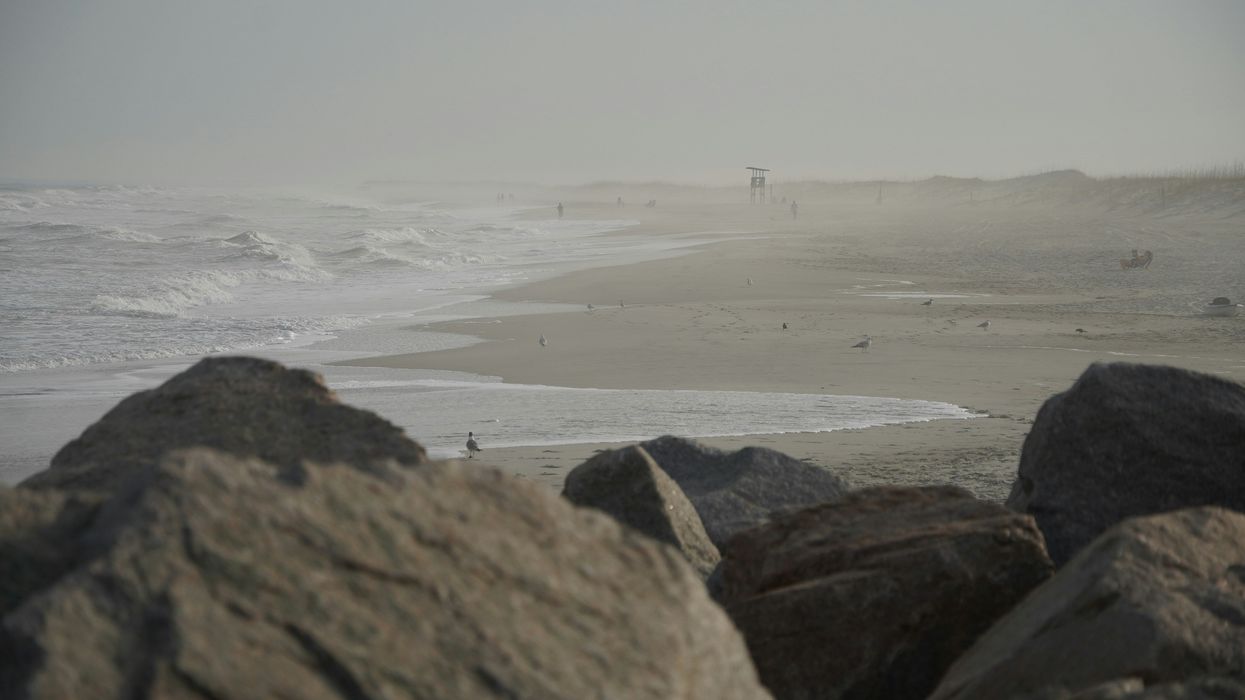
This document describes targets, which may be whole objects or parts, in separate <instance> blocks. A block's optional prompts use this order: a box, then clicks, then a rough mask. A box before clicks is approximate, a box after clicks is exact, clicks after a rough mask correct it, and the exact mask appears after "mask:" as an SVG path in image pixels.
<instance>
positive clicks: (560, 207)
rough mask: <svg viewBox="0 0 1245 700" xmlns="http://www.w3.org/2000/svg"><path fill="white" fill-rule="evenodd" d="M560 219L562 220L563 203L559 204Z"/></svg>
mask: <svg viewBox="0 0 1245 700" xmlns="http://www.w3.org/2000/svg"><path fill="white" fill-rule="evenodd" d="M558 218H559V219H561V218H562V203H561V202H558Z"/></svg>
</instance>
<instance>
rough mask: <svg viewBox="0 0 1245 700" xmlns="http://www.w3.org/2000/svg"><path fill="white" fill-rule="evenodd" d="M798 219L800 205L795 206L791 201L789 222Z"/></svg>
mask: <svg viewBox="0 0 1245 700" xmlns="http://www.w3.org/2000/svg"><path fill="white" fill-rule="evenodd" d="M798 218H800V205H799V204H796V203H795V200H794V199H793V200H791V220H792V221H794V220H796V219H798Z"/></svg>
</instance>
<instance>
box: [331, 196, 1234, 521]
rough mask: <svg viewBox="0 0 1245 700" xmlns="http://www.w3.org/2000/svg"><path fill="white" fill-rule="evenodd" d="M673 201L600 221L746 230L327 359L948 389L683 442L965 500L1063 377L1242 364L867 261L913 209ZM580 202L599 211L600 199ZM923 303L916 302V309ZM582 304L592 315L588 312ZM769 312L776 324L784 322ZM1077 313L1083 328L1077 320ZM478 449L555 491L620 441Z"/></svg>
mask: <svg viewBox="0 0 1245 700" xmlns="http://www.w3.org/2000/svg"><path fill="white" fill-rule="evenodd" d="M673 209H674V211H672V212H667V211H659V212H657V213H656V214H655V216H653V217H652V220H646V219H648V218H649V217H644V218H641V224H640V225H639V226H636V227H631V228H629V229H626V230H625V231H619V232H613V233H611V234H607V235H658V236H662V235H664V236H689V235H696V234H695V231H696V230H700V231H704V230H706V229H707V228H710V226H707V225H706V224H710V225H716V226H718V227H719V228H720V229H723V230H730V231H742V230H750V231H752V233H750V234H748V235H749V238H747V239H733V240H724V241H705V242H704V243H703V244H701V245H699V246H697V247H695V248H694V249H692V252H690V253H688V254H685V255H679V256H676V257H669V258H662V259H658V260H648V261H643V262H639V263H629V264H623V265H612V266H605V267H596V268H589V269H582V270H575V271H571V272H568V273H565V274H562V275H559V276H556V277H552V278H547V279H542V280H538V281H534V282H530V283H526V284H521V285H516V286H509V287H506V288H503V289H499V290H497V291H495V292H494V293H493V295H492V298H493V299H496V300H499V301H507V302H518V303H533V302H539V303H561V304H580V305H583V308H584V311H581V312H562V313H552V314H531V315H522V316H511V317H502V318H498V319H492V321H493V322H492V323H489V324H480V323H478V322H476V323H470V322H463V321H449V322H440V323H433V324H428V325H424V326H420V329H421V330H425V331H440V332H451V333H464V334H469V335H473V336H477V337H480V338H482V339H483V340H484V342H481V343H479V344H476V345H472V346H470V347H465V348H457V349H454V350H447V351H434V352H423V353H411V354H394V355H382V356H377V357H370V358H362V359H358V360H351V361H346V362H343V363H339V364H343V365H351V366H367V367H388V368H395V369H416V368H417V369H427V370H453V371H463V372H471V373H475V374H484V375H490V376H499V377H501V378H502V379H503V381H505V382H509V383H519V384H542V385H551V386H560V387H590V388H602V389H691V390H734V391H769V392H790V393H823V394H835V395H860V396H878V397H893V398H901V399H920V400H927V401H938V402H947V403H953V404H955V405H958V406H962V407H965V408H968V409H970V410H972V411H975V412H986V413H988V415H987V416H984V417H979V418H975V419H973V420H971V421H950V420H935V421H930V422H928V423H907V424H903V425H898V426H879V427H872V428H866V429H863V430H835V431H829V432H819V433H776V434H775V433H768V434H767V433H754V434H750V435H743V436H737V437H727V438H721V437H719V438H703V439H700V438H698V439H700V441H702V442H704V443H706V444H709V445H712V446H716V447H721V448H724V449H737V448H738V447H742V446H745V445H761V446H767V447H772V448H774V449H777V450H779V451H782V452H785V453H787V454H789V455H791V456H793V457H796V458H797V459H805V460H808V461H810V462H813V463H816V464H820V465H823V466H826V467H828V468H830V469H832V470H834V471H836V473H841V474H843V475H844V476H846V477H847V478H848V479H849V481H850V482H851V483H852V484H853V485H854V486H865V485H873V484H880V483H893V479H896V478H899V477H901V476H902V477H903V478H902V479H901V481H902V482H903V483H913V481H914V478H916V479H918V480H919V476H920V475H922V474H930V475H931V481H930V482H929V483H939V481H938V478H937V475H939V474H946V473H948V472H958V471H965V470H967V471H973V472H976V473H979V474H980V475H981V477H982V479H983V480H984V481H986V482H988V483H990V484H992V487H991V488H990V489H989V492H988V493H983V494H978V495H982V496H984V497H987V498H991V499H993V500H1001V499H1002V498H1004V497H1005V496H1006V492H1007V489H1008V488H1009V487H1010V482H1011V479H1012V477H1014V474H1015V468H1016V464H1017V463H1018V460H1019V452H1020V448H1021V445H1022V443H1023V440H1024V436H1025V435H1026V434H1027V429H1028V425H1029V424H1030V423H1031V422H1032V419H1033V417H1034V416H1035V415H1036V413H1037V409H1038V408H1039V407H1040V406H1041V403H1042V402H1043V401H1045V400H1046V399H1047V398H1048V397H1049V396H1050V395H1052V394H1054V393H1057V392H1059V391H1062V390H1064V389H1066V388H1067V387H1068V386H1069V385H1071V383H1072V382H1073V381H1074V380H1075V378H1076V377H1077V376H1079V374H1080V373H1081V372H1082V371H1083V370H1084V369H1085V367H1086V366H1088V365H1089V364H1090V362H1093V361H1117V360H1123V361H1140V362H1145V361H1149V362H1156V363H1162V364H1174V365H1177V366H1184V367H1188V368H1190V369H1197V370H1200V371H1209V372H1217V373H1219V374H1220V375H1228V376H1234V377H1238V378H1239V377H1240V376H1243V374H1245V371H1243V370H1245V366H1242V365H1243V364H1245V363H1243V362H1241V361H1240V360H1239V354H1234V353H1232V352H1231V348H1232V342H1231V338H1232V337H1235V335H1237V333H1230V334H1228V335H1229V337H1227V338H1220V339H1216V338H1214V337H1213V336H1214V334H1213V333H1212V334H1209V335H1208V334H1207V333H1201V334H1200V335H1201V337H1200V338H1199V337H1197V336H1198V335H1199V334H1198V333H1197V332H1196V331H1197V330H1198V329H1201V330H1203V331H1205V330H1206V329H1205V328H1204V327H1205V326H1206V320H1205V319H1202V318H1198V317H1178V316H1163V315H1158V316H1154V317H1153V318H1151V319H1147V324H1148V325H1149V326H1151V327H1150V328H1147V329H1146V331H1145V332H1142V333H1139V332H1137V331H1136V330H1135V327H1136V325H1137V324H1138V321H1137V318H1136V317H1137V315H1138V314H1135V313H1134V314H1129V313H1084V314H1078V315H1077V317H1076V318H1075V319H1073V318H1066V316H1067V314H1066V312H1065V311H1064V309H1066V308H1068V307H1074V306H1075V305H1077V304H1082V305H1083V304H1085V302H1086V301H1087V299H1093V297H1095V296H1099V297H1101V296H1104V295H1102V294H1087V292H1095V291H1106V292H1108V294H1109V293H1110V292H1111V290H1109V289H1107V290H1094V289H1090V290H1071V291H1069V290H1064V289H1059V288H1056V287H1055V286H1054V285H1043V284H1041V282H1040V280H1039V281H1037V282H1036V283H1035V281H1034V280H1032V279H1023V278H1019V277H1018V278H1015V279H1009V277H1008V272H1009V271H1008V270H1006V269H983V270H972V269H965V270H964V273H965V274H961V275H957V276H954V277H952V276H948V275H946V274H945V271H944V270H939V269H933V270H932V271H931V272H930V273H926V274H911V273H912V270H908V269H904V267H905V265H903V263H904V262H912V263H919V262H920V261H917V260H913V261H903V260H901V261H900V263H901V264H900V265H899V266H897V270H896V272H895V273H893V274H888V273H879V272H877V269H879V268H884V267H885V266H886V265H885V263H886V261H885V260H871V259H870V258H871V256H875V255H876V252H875V251H877V249H878V248H879V247H882V246H888V245H889V246H893V245H894V241H895V239H900V240H903V239H904V238H905V237H906V236H910V235H911V233H912V231H911V229H912V228H913V227H914V225H916V224H919V225H929V223H930V221H929V219H927V218H926V217H925V216H924V215H922V216H919V217H918V216H916V215H915V214H912V217H913V218H914V219H917V220H914V221H902V220H901V221H898V222H893V223H892V224H891V226H890V229H889V230H886V231H883V232H881V233H878V234H876V237H869V236H866V235H865V234H864V233H862V231H861V230H860V228H859V227H861V225H862V224H864V227H865V228H869V227H870V224H869V222H868V219H867V218H865V217H866V216H867V215H869V214H872V212H865V213H864V214H863V215H857V214H852V213H848V215H846V216H844V215H842V213H841V212H820V213H813V214H811V215H809V214H805V216H804V217H802V220H801V221H799V222H790V221H778V220H775V218H774V217H773V216H772V215H771V214H772V212H771V211H769V210H767V209H766V208H763V207H757V208H747V207H738V206H716V207H715V206H709V205H699V206H698V205H683V206H678V207H675V208H673ZM808 209H811V207H807V206H806V208H805V211H808ZM598 210H599V211H602V212H603V213H610V214H612V213H613V208H612V207H598ZM819 214H820V215H819ZM998 214H999V213H998V212H990V215H991V216H992V217H997V216H998ZM575 215H576V216H582V215H583V211H582V210H577V211H576V212H575ZM977 216H980V215H976V216H975V215H974V212H952V213H949V214H944V215H942V220H940V221H939V220H935V221H934V225H935V226H936V227H937V228H938V229H940V230H939V231H938V233H940V234H942V235H944V236H946V237H947V238H950V239H952V240H951V241H950V242H951V243H953V244H954V243H957V242H958V243H961V244H964V243H969V242H971V243H972V244H973V245H980V243H981V240H982V239H983V238H984V239H985V240H989V239H990V235H991V234H990V233H989V232H987V233H986V234H985V235H983V234H982V232H981V231H980V230H973V229H972V227H969V229H968V231H967V233H965V231H963V230H962V229H964V228H965V221H966V220H967V221H969V222H972V221H973V220H974V219H975V218H977ZM732 217H738V218H736V219H733V221H734V225H733V226H728V225H726V224H727V223H728V219H731V218H732ZM899 218H901V219H902V218H903V217H902V216H901V217H899ZM1052 225H1057V224H1056V223H1054V222H1052ZM871 228H873V229H874V230H875V231H876V230H877V229H878V227H877V226H876V225H872V226H871ZM702 235H703V234H702ZM870 238H874V239H873V240H870ZM878 239H881V240H878ZM885 252H887V253H891V252H894V251H893V250H887V251H885ZM899 252H900V253H902V252H903V251H902V250H900V251H899ZM862 261H864V264H861V262H862ZM912 266H913V267H919V264H913V265H912ZM983 272H984V273H985V274H983ZM749 278H752V280H753V284H751V285H749V284H748V282H747V280H748V279H749ZM926 295H928V296H926ZM949 295H954V296H949ZM1117 296H1119V297H1120V298H1121V299H1127V295H1117ZM930 297H934V298H935V299H936V300H935V301H934V303H933V304H932V305H930V306H922V304H921V301H923V300H924V299H926V298H930ZM589 303H591V304H593V305H594V307H595V308H594V310H592V311H588V310H587V306H586V305H587V304H589ZM620 303H621V304H623V305H622V306H620V305H619V304H620ZM987 318H989V319H992V324H991V326H990V327H989V328H988V329H979V328H977V327H976V325H977V323H979V322H981V320H983V319H987ZM1085 319H1088V320H1085ZM477 321H478V320H477ZM783 322H786V323H788V324H789V327H788V329H787V330H785V331H784V330H782V328H781V324H782V323H783ZM1082 325H1090V326H1092V327H1093V331H1092V332H1090V333H1086V334H1078V333H1076V332H1075V330H1074V329H1075V328H1076V327H1080V326H1082ZM1155 327H1157V328H1155ZM865 334H869V335H871V336H872V337H873V341H874V345H873V346H872V347H871V348H870V349H869V352H867V353H862V352H859V351H856V350H852V349H851V346H852V345H853V344H854V343H855V342H856V341H857V340H859V339H860V338H861V337H863V336H864V335H865ZM541 335H545V336H546V337H547V338H548V339H549V346H548V347H543V348H542V347H540V346H539V345H538V344H537V342H536V340H537V338H538V337H539V336H541ZM1189 336H1193V339H1195V340H1196V342H1198V345H1197V352H1196V353H1191V352H1189V350H1190V349H1191V347H1190V346H1189V344H1188V341H1189V340H1190V337H1189ZM1207 341H1209V342H1207ZM957 424H959V425H957ZM414 437H415V438H416V439H418V436H414ZM654 437H656V436H654ZM481 444H482V445H483V446H484V448H485V450H484V452H483V453H482V454H481V455H480V458H481V459H482V460H483V461H484V462H485V463H488V464H492V465H494V466H497V467H499V468H501V469H503V470H505V471H508V472H510V473H513V474H516V475H519V476H522V477H525V478H529V479H533V480H536V481H538V482H541V483H543V484H545V485H547V486H549V487H550V488H554V489H558V488H560V486H561V481H562V479H563V478H564V475H565V473H566V472H567V471H569V469H570V468H573V467H574V466H576V465H578V464H579V463H581V462H582V461H585V460H586V459H587V458H590V457H591V456H592V454H594V453H595V452H596V451H599V450H601V449H610V448H614V447H617V446H620V445H624V444H629V443H626V442H623V443H576V444H568V445H561V446H552V447H551V446H533V447H509V448H498V449H490V448H489V447H488V443H487V435H483V436H481Z"/></svg>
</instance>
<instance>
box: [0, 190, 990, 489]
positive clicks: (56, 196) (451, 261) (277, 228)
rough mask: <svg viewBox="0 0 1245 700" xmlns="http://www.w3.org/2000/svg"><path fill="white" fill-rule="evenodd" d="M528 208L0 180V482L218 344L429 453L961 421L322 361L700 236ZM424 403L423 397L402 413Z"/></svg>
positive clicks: (896, 410) (915, 408) (943, 411)
mask: <svg viewBox="0 0 1245 700" xmlns="http://www.w3.org/2000/svg"><path fill="white" fill-rule="evenodd" d="M530 209H531V208H530V207H515V206H490V207H485V206H463V205H461V204H453V203H448V202H437V201H433V200H431V199H430V198H426V197H425V198H410V199H402V198H398V199H395V198H393V197H392V196H380V195H379V194H375V193H371V192H368V191H367V190H366V189H360V190H357V191H353V192H351V193H350V194H349V195H346V196H342V195H339V194H333V195H323V194H319V193H315V194H311V193H307V192H290V191H268V192H258V191H228V190H213V189H201V188H196V189H184V188H139V187H64V188H46V187H18V186H8V187H0V280H2V281H0V457H2V458H3V459H2V460H0V481H4V482H9V483H13V482H16V481H18V480H20V479H21V478H24V477H25V476H27V475H29V474H30V473H33V472H34V471H37V470H38V469H41V468H43V467H45V466H46V464H47V461H48V460H49V459H50V457H51V455H52V454H53V453H54V452H55V450H56V449H57V448H58V447H59V446H60V445H62V444H64V442H66V441H67V440H69V439H72V438H73V437H75V436H76V435H77V434H78V433H80V432H81V430H82V429H84V428H85V427H86V426H87V425H89V424H90V422H92V421H94V420H96V419H98V417H99V416H100V415H102V414H103V413H104V412H105V411H106V410H107V409H108V408H109V407H111V406H112V405H114V404H115V403H116V402H117V401H118V400H120V398H122V397H124V396H126V395H128V394H130V393H132V392H134V391H137V390H141V389H145V388H150V387H152V386H155V385H156V384H158V383H159V382H160V381H163V380H164V379H166V378H168V377H169V376H172V374H174V373H176V372H178V371H181V370H182V369H184V368H185V367H186V366H188V365H189V364H191V363H192V362H193V361H194V360H196V359H198V358H199V357H202V356H204V355H210V354H218V353H238V352H246V353H249V354H256V355H260V356H264V357H270V358H273V359H277V360H280V361H282V362H286V363H288V364H292V365H296V366H304V367H309V368H311V369H314V370H316V371H319V372H321V373H323V374H324V375H325V377H326V380H327V381H328V382H329V385H330V386H331V387H333V388H334V389H336V390H337V391H338V393H339V394H340V395H341V396H342V398H343V399H344V400H346V401H348V402H350V403H352V404H356V405H360V406H364V407H367V408H372V409H374V410H377V411H378V412H380V413H381V414H382V415H384V416H386V417H387V418H389V419H390V420H393V421H394V422H395V423H398V424H399V425H401V426H402V427H403V428H405V429H406V430H407V432H408V433H409V434H410V435H412V437H414V438H416V439H417V440H419V441H420V442H422V443H423V444H424V445H425V446H426V447H428V448H429V451H430V452H431V453H432V454H433V455H435V456H453V455H457V454H458V453H459V451H460V448H461V442H462V440H461V439H460V438H461V436H460V433H462V434H465V432H466V428H464V427H463V426H467V425H479V424H481V423H484V424H487V425H488V427H489V434H490V437H491V443H490V444H491V445H492V446H494V447H501V446H506V445H541V444H566V443H570V442H588V441H592V442H595V441H602V442H610V441H624V440H633V439H640V438H646V437H653V436H656V435H658V434H661V433H665V432H674V433H678V434H683V435H688V436H708V435H727V434H736V435H737V434H754V433H761V432H793V431H822V430H835V429H843V428H859V427H869V426H872V425H883V424H891V423H900V422H909V421H920V420H932V419H935V418H964V417H968V413H967V412H966V411H965V410H964V409H960V408H958V407H955V406H952V405H949V404H941V403H936V402H922V401H900V400H897V399H880V398H879V399H874V398H869V397H834V396H821V395H811V394H767V393H753V392H747V393H741V392H674V391H665V392H663V391H631V392H622V391H615V392H608V395H607V393H603V392H600V391H599V390H589V389H568V388H562V387H530V386H519V385H512V384H506V383H504V382H502V381H500V380H499V378H497V377H486V376H477V375H467V374H462V373H447V372H430V371H411V370H392V369H376V368H358V367H338V366H334V365H331V364H330V363H331V362H334V361H338V360H344V359H353V358H358V357H363V356H368V355H376V354H386V353H393V352H419V351H427V350H441V349H448V348H454V347H461V346H464V345H469V344H472V343H474V342H478V341H477V339H475V338H472V337H470V336H461V335H454V334H446V333H433V332H426V331H421V330H419V329H420V327H421V326H422V325H424V324H428V323H432V322H436V321H442V320H447V319H465V318H478V319H481V320H482V321H487V319H490V318H496V317H498V316H502V315H507V314H520V313H546V312H549V311H569V310H571V309H570V307H565V306H562V305H547V304H546V305H536V304H505V303H500V302H495V301H492V300H490V299H489V298H488V293H489V292H490V291H491V290H495V289H498V288H500V287H504V286H508V285H514V284H519V283H523V282H526V281H530V280H533V279H539V278H541V277H547V276H551V275H555V274H559V273H561V272H563V271H567V270H571V269H576V268H582V267H588V266H592V265H604V264H610V265H616V264H620V263H624V262H631V261H639V260H644V259H652V258H656V257H663V256H669V255H676V254H679V253H680V252H681V251H684V250H686V249H688V248H689V247H690V246H693V245H697V244H699V243H703V240H697V239H695V238H694V237H692V238H678V239H670V238H665V239H662V238H656V237H645V236H640V235H628V236H611V235H609V234H610V233H612V232H615V231H620V230H624V229H627V228H629V227H631V226H633V225H634V224H635V222H633V221H628V220H622V219H620V220H612V221H601V220H591V221H585V220H574V219H558V218H556V216H553V209H552V208H551V207H548V206H540V207H539V209H536V210H535V211H531V210H530ZM544 212H548V214H549V215H550V216H548V217H546V216H543V215H542V214H543V213H544ZM575 308H576V310H578V307H575ZM428 402H435V405H436V406H438V410H437V411H433V412H429V411H426V410H424V411H420V410H418V409H417V407H418V406H426V405H428ZM429 414H434V415H429ZM570 416H573V417H574V418H573V419H572V418H568V417H570ZM568 436H569V437H568Z"/></svg>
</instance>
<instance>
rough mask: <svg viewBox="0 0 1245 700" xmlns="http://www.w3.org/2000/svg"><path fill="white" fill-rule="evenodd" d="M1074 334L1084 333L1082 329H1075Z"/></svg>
mask: <svg viewBox="0 0 1245 700" xmlns="http://www.w3.org/2000/svg"><path fill="white" fill-rule="evenodd" d="M1076 332H1077V333H1084V332H1085V329H1084V328H1078V329H1076Z"/></svg>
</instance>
